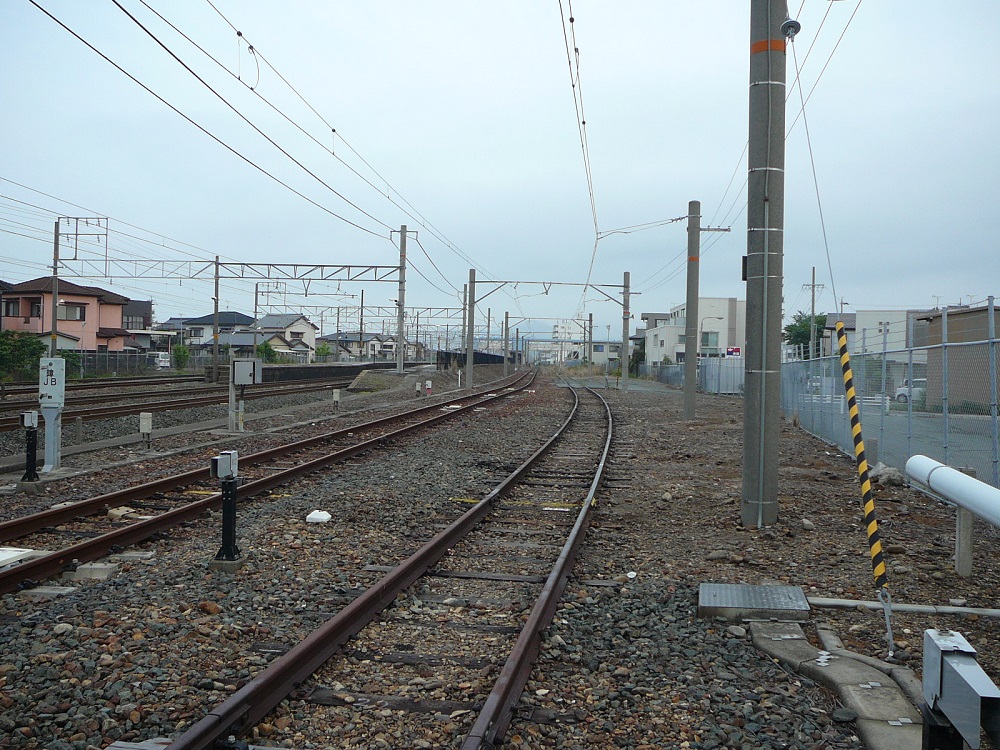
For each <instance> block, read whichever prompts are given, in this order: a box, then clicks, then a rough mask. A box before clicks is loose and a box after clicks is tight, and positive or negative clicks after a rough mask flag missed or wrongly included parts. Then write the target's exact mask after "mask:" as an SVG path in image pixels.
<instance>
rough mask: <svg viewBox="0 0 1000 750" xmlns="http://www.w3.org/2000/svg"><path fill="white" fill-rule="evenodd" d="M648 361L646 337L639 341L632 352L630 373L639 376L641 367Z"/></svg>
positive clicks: (629, 361) (629, 362)
mask: <svg viewBox="0 0 1000 750" xmlns="http://www.w3.org/2000/svg"><path fill="white" fill-rule="evenodd" d="M645 361H646V337H645V336H643V337H642V338H641V339H639V343H638V344H636V346H635V348H634V349H633V350H632V356H630V357H629V358H628V371H629V374H630V375H638V374H639V365H640V364H642V363H643V362H645Z"/></svg>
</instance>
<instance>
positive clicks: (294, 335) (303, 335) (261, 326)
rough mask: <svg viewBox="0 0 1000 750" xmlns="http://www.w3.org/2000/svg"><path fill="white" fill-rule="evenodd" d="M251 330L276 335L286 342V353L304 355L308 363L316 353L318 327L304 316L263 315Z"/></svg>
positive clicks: (291, 314) (290, 314)
mask: <svg viewBox="0 0 1000 750" xmlns="http://www.w3.org/2000/svg"><path fill="white" fill-rule="evenodd" d="M253 328H254V329H256V330H258V331H260V332H261V333H262V334H268V335H270V334H278V335H279V336H281V337H282V338H283V339H284V340H285V341H286V342H288V346H287V350H288V351H293V352H295V353H296V354H297V355H300V356H302V355H304V356H305V358H306V361H308V362H311V361H312V360H313V356H314V353H315V351H316V332H317V331H318V330H319V327H318V326H317V325H315V324H314V323H312V322H311V321H310V320H309V318H307V317H306V316H305V315H301V314H297V313H283V314H270V315H265V316H264V317H262V318H260V319H259V320H257V321H255V322H254V324H253Z"/></svg>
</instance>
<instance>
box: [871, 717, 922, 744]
mask: <svg viewBox="0 0 1000 750" xmlns="http://www.w3.org/2000/svg"><path fill="white" fill-rule="evenodd" d="M857 726H858V734H860V735H861V739H862V741H863V742H864V743H865V748H867V750H920V749H921V748H922V747H923V736H922V735H923V725H922V724H919V723H917V724H899V723H896V724H890V723H889V721H879V720H875V719H858V720H857Z"/></svg>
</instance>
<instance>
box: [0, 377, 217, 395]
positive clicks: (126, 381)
mask: <svg viewBox="0 0 1000 750" xmlns="http://www.w3.org/2000/svg"><path fill="white" fill-rule="evenodd" d="M204 382H205V378H204V377H203V376H201V375H157V376H152V377H144V378H87V379H86V380H70V381H69V382H67V383H66V392H67V393H71V392H74V391H91V390H97V389H99V388H121V387H123V386H124V387H128V388H131V387H133V386H138V387H142V386H163V385H177V384H179V383H204ZM4 394H5V397H6V396H29V397H31V396H36V395H37V394H38V383H18V384H16V385H7V386H5V387H4Z"/></svg>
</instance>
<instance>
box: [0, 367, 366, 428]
mask: <svg viewBox="0 0 1000 750" xmlns="http://www.w3.org/2000/svg"><path fill="white" fill-rule="evenodd" d="M352 382H353V378H347V379H345V380H324V381H297V382H295V383H294V384H290V385H286V384H283V383H282V384H273V385H271V386H270V387H267V388H262V387H260V386H257V387H255V388H253V389H250V390H247V391H246V392H245V393H244V395H243V399H244V400H246V401H251V400H254V399H260V398H270V397H273V396H276V395H278V396H281V395H292V394H298V393H312V392H315V391H322V390H327V389H330V388H346V387H347V386H349V385H350V384H351V383H352ZM198 390H199V392H201V391H202V390H208V391H209V393H208V394H207V395H194V396H182V397H180V398H156V399H153V400H148V398H149V395H150V394H134V395H132V394H128V393H125V394H115V395H113V396H107V395H104V396H85V397H81V398H79V399H74V400H71V401H70V402H69V404H68V407H67V408H66V409H65V410H64V411H63V415H62V417H63V421H64V424H65V422H67V421H68V420H70V419H77V418H80V419H83V420H93V419H106V418H109V417H117V416H126V415H130V414H138V413H139V412H142V411H149V412H157V411H170V410H173V409H190V408H194V407H198V406H214V405H216V404H224V403H227V402H228V398H229V390H228V386H226V387H219V386H212V387H210V388H207V389H198ZM110 398H114V399H118V400H121V399H122V398H141V399H147V400H143V401H138V402H132V403H128V404H120V403H119V404H117V405H114V406H112V405H108V404H107V403H106V402H107V401H108V400H109V399H110ZM94 402H98V403H102V402H104V403H103V404H102V405H101V406H91V407H86V406H77V404H82V403H94ZM28 409H37V401H35V402H33V401H18V402H5V403H4V404H3V405H2V406H0V412H7V413H8V415H7V416H0V431H2V430H13V429H17V428H18V427H19V425H20V412H22V411H26V410H28ZM11 412H13V414H11Z"/></svg>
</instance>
